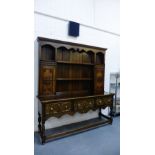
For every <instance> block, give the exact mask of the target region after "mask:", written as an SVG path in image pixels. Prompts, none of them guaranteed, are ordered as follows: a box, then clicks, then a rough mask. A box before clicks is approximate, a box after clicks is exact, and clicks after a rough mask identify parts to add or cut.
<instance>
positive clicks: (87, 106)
mask: <svg viewBox="0 0 155 155" xmlns="http://www.w3.org/2000/svg"><path fill="white" fill-rule="evenodd" d="M94 105H95V104H94V99H80V100H75V103H74V111H75V112H80V113H86V112H88V111H89V110H95V106H94Z"/></svg>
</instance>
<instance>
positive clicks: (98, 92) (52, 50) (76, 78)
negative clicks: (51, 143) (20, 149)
mask: <svg viewBox="0 0 155 155" xmlns="http://www.w3.org/2000/svg"><path fill="white" fill-rule="evenodd" d="M38 43H39V44H38V45H39V74H38V75H39V78H38V79H39V80H38V83H39V87H38V99H39V106H38V128H39V132H40V136H41V139H42V143H45V142H46V140H48V139H55V138H60V137H63V136H67V135H71V134H75V133H79V132H81V131H86V130H88V129H91V128H95V127H97V126H100V125H103V124H105V123H106V124H107V123H112V118H109V117H106V116H105V118H106V121H105V120H104V121H103V119H101V117H104V115H102V113H101V109H104V108H106V107H110V109H112V105H113V104H112V103H113V94H108V95H105V94H104V68H105V51H106V49H105V48H100V47H94V46H88V45H83V44H75V43H71V42H63V41H60V40H53V39H48V38H42V37H38ZM97 109H99V117H98V118H97V119H96V121H97V122H95V121H94V120H95V119H94V120H93V121H90V122H91V123H90V122H89V121H88V122H87V121H86V122H85V123H82V122H81V123H79V125H77V124H74V125H75V128H73V127H71V126H70V127H71V128H72V129H71V128H70V127H69V126H68V127H66V130H62V129H61V127H59V128H57V131H56V133H52V134H51V135H46V129H45V122H46V120H47V119H49V118H50V117H57V118H59V117H61V116H63V115H66V114H67V115H71V116H72V115H74V114H75V113H77V112H78V113H81V114H83V113H87V112H88V111H90V110H94V111H95V110H97ZM78 126H80V127H78Z"/></svg>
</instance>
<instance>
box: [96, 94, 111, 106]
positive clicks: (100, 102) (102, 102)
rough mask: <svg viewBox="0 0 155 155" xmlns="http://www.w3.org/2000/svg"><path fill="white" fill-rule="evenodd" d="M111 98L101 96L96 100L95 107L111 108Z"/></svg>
mask: <svg viewBox="0 0 155 155" xmlns="http://www.w3.org/2000/svg"><path fill="white" fill-rule="evenodd" d="M112 105H113V96H103V97H97V98H96V106H97V107H102V108H106V107H107V106H109V107H112Z"/></svg>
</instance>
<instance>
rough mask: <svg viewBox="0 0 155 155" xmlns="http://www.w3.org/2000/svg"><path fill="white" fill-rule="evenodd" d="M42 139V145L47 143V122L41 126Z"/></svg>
mask: <svg viewBox="0 0 155 155" xmlns="http://www.w3.org/2000/svg"><path fill="white" fill-rule="evenodd" d="M41 138H42V144H44V143H45V120H44V119H43V120H42V126H41Z"/></svg>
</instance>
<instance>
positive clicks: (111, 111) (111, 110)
mask: <svg viewBox="0 0 155 155" xmlns="http://www.w3.org/2000/svg"><path fill="white" fill-rule="evenodd" d="M112 113H113V108H112V107H110V120H111V124H112V121H113V118H112V115H113V114H112Z"/></svg>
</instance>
